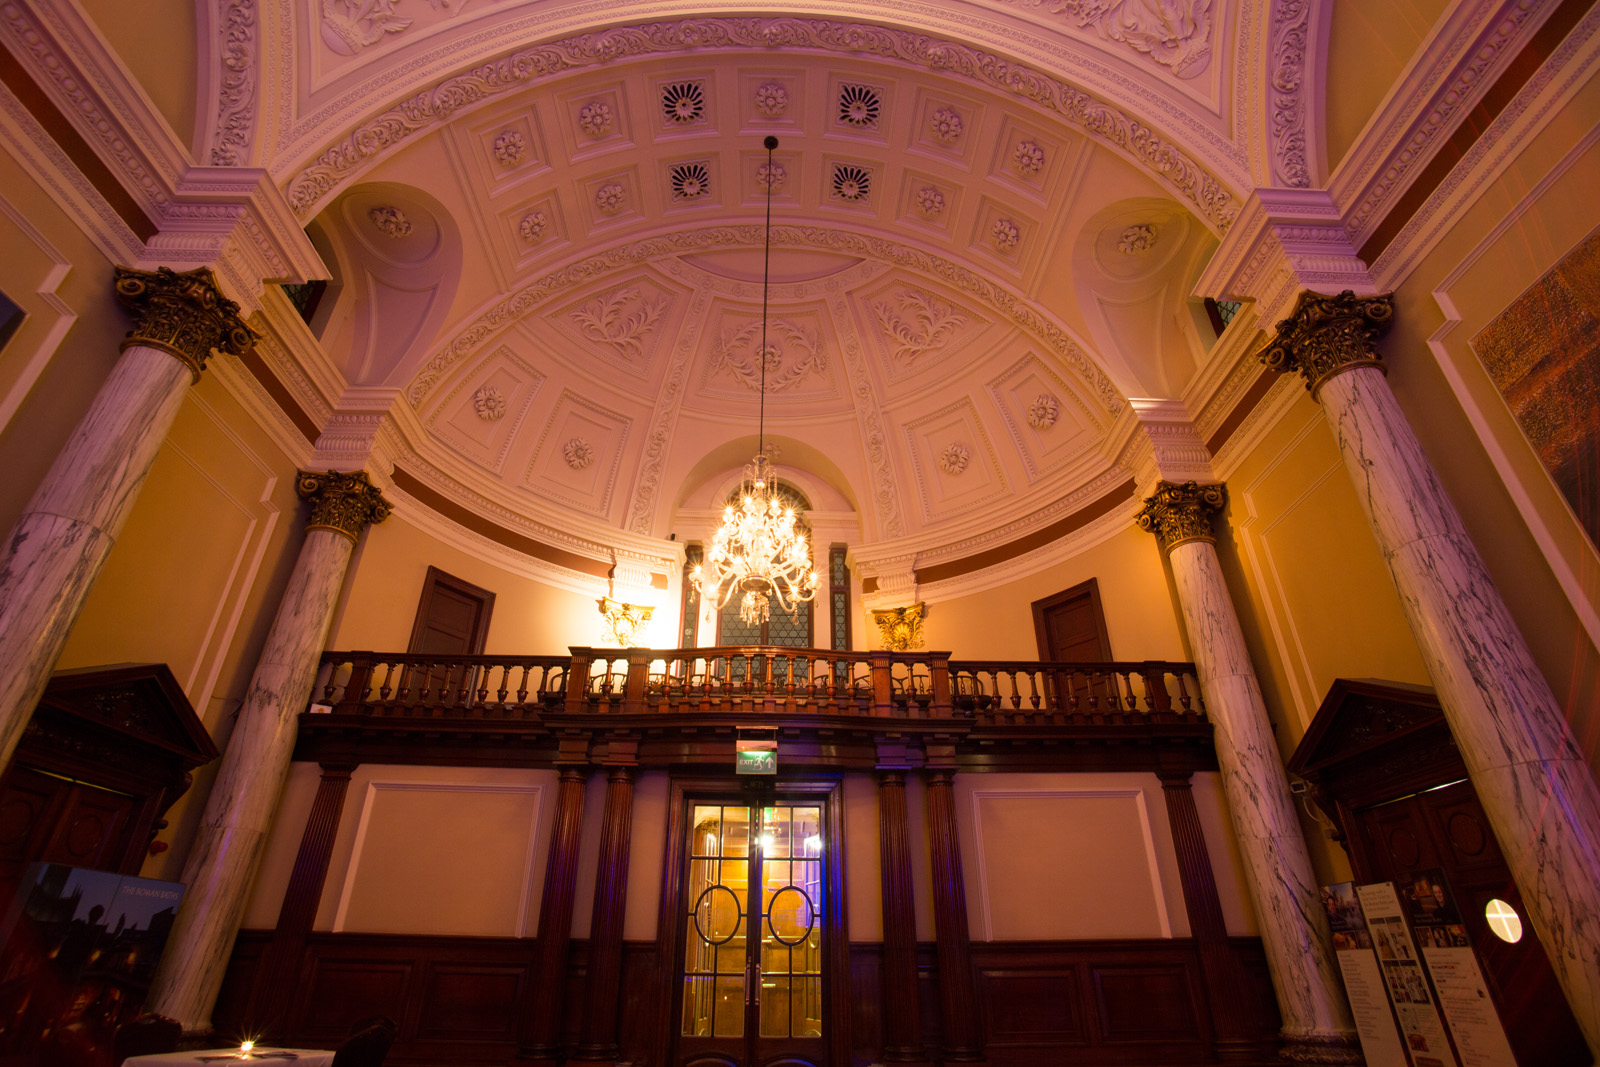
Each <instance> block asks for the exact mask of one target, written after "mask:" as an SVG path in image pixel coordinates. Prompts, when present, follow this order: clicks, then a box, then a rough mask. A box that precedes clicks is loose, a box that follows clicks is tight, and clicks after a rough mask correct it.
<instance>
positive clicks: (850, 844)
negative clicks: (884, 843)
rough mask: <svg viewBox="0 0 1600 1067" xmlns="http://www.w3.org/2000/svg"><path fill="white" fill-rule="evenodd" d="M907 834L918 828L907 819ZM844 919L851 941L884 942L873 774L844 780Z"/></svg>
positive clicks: (881, 878)
mask: <svg viewBox="0 0 1600 1067" xmlns="http://www.w3.org/2000/svg"><path fill="white" fill-rule="evenodd" d="M907 823H908V826H907V831H908V833H909V834H910V835H911V836H913V837H915V836H916V833H917V828H916V826H914V825H909V824H910V819H909V817H908V818H907ZM836 855H842V856H843V857H844V869H845V887H844V888H845V919H846V921H847V922H848V924H849V927H850V940H852V941H882V940H883V864H882V859H883V853H882V849H881V847H880V845H879V841H878V783H877V780H876V779H875V778H874V777H873V776H872V775H870V774H847V775H845V776H844V847H843V848H842V849H840V850H839V852H838V853H836Z"/></svg>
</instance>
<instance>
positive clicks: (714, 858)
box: [675, 802, 827, 1067]
mask: <svg viewBox="0 0 1600 1067" xmlns="http://www.w3.org/2000/svg"><path fill="white" fill-rule="evenodd" d="M690 814H691V818H690V827H691V829H690V835H689V840H688V842H687V852H688V855H687V857H686V862H687V864H688V869H687V872H686V877H685V880H684V886H685V888H686V890H687V891H686V892H685V893H684V895H683V899H684V902H685V905H686V908H687V913H686V914H685V915H684V917H683V922H684V942H683V943H684V955H683V971H682V980H681V981H682V989H681V994H680V996H681V999H680V1003H679V1013H678V1019H679V1028H678V1042H677V1048H678V1054H677V1056H676V1057H675V1059H676V1062H677V1063H679V1064H682V1065H685V1067H690V1065H698V1064H728V1063H737V1064H740V1065H741V1067H762V1065H766V1064H772V1063H777V1062H781V1063H785V1064H796V1065H799V1064H817V1065H820V1064H823V1063H825V1062H826V1059H827V1053H826V1051H825V1044H824V1041H823V1033H822V1019H823V994H824V990H823V981H822V970H823V968H822V961H823V955H822V942H823V915H824V913H825V911H824V903H825V902H824V901H823V899H822V894H823V891H824V890H823V886H824V879H823V873H824V872H823V867H822V865H823V841H822V808H821V806H820V805H817V804H793V803H777V804H773V805H771V806H767V807H749V806H746V805H739V804H719V803H712V802H707V803H695V804H693V805H692V808H691V813H690Z"/></svg>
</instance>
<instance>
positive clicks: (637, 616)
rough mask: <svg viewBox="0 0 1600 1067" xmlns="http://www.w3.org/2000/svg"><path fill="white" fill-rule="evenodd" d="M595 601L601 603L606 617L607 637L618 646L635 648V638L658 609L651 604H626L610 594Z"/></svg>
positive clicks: (602, 612) (601, 611)
mask: <svg viewBox="0 0 1600 1067" xmlns="http://www.w3.org/2000/svg"><path fill="white" fill-rule="evenodd" d="M595 603H597V604H599V605H600V614H601V615H602V616H604V618H605V636H606V638H607V639H609V640H610V641H613V642H615V643H616V646H617V647H618V648H633V647H634V646H635V642H634V638H636V637H638V636H639V630H640V629H641V628H642V627H643V626H644V624H645V623H647V622H649V621H650V616H651V614H652V613H653V612H654V611H655V610H656V609H655V608H653V607H651V606H650V605H649V604H624V603H623V602H622V601H620V600H612V599H611V598H610V597H608V596H603V597H601V598H600V599H599V600H597V601H596V602H595Z"/></svg>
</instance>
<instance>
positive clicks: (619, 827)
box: [574, 767, 635, 1063]
mask: <svg viewBox="0 0 1600 1067" xmlns="http://www.w3.org/2000/svg"><path fill="white" fill-rule="evenodd" d="M634 774H635V769H634V768H633V767H611V768H609V769H608V770H607V772H606V809H605V818H604V821H603V823H602V825H601V828H600V863H599V867H598V869H597V870H596V871H595V887H594V910H593V912H592V913H591V916H592V917H591V919H590V922H589V976H588V981H587V982H586V984H585V995H584V1004H583V1035H582V1038H581V1040H580V1041H579V1043H578V1053H577V1056H576V1057H574V1058H575V1059H578V1060H584V1061H591V1062H601V1063H615V1062H616V1059H617V1009H618V1002H619V1000H620V998H621V995H622V923H623V918H624V912H625V910H626V908H627V904H628V852H629V848H630V846H631V844H632V840H633V838H632V828H633V780H634Z"/></svg>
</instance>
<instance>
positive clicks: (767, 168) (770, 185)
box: [756, 163, 789, 192]
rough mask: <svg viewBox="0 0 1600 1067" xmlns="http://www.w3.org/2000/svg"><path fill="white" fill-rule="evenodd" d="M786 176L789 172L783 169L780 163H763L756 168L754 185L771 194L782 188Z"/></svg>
mask: <svg viewBox="0 0 1600 1067" xmlns="http://www.w3.org/2000/svg"><path fill="white" fill-rule="evenodd" d="M788 176H789V172H788V171H786V170H784V169H783V164H782V163H763V164H761V166H759V167H757V168H756V184H757V185H759V186H761V188H763V189H771V190H772V191H773V192H777V191H778V190H779V189H782V188H783V181H784V179H785V178H787V177H788Z"/></svg>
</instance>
